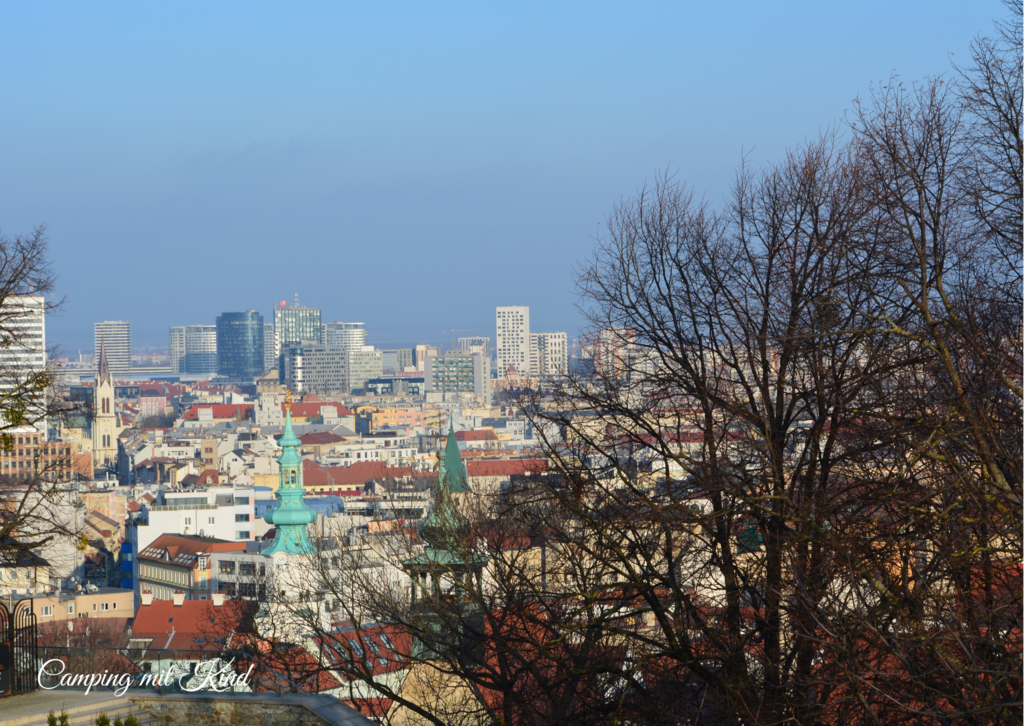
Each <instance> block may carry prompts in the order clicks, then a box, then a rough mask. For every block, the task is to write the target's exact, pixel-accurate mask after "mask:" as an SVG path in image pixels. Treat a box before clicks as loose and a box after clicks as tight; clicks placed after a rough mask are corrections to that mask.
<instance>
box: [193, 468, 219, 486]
mask: <svg viewBox="0 0 1024 726" xmlns="http://www.w3.org/2000/svg"><path fill="white" fill-rule="evenodd" d="M219 481H220V476H219V475H218V474H217V470H216V469H203V472H202V473H201V474H200V475H199V479H198V483H199V484H217V483H218V482H219Z"/></svg>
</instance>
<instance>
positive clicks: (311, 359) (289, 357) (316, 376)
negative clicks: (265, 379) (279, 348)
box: [282, 343, 349, 394]
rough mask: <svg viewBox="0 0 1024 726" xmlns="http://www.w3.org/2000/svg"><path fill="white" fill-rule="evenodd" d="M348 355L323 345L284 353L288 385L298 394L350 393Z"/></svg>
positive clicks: (291, 349)
mask: <svg viewBox="0 0 1024 726" xmlns="http://www.w3.org/2000/svg"><path fill="white" fill-rule="evenodd" d="M348 353H349V351H347V350H345V349H344V348H328V347H327V346H326V345H322V344H320V343H305V344H303V345H295V346H292V347H290V348H288V349H286V350H285V351H284V355H282V359H283V360H284V369H283V371H282V373H283V378H284V381H283V382H284V385H285V386H287V387H288V389H289V390H291V391H293V392H295V393H297V394H302V393H337V392H343V393H348V391H349V383H348V381H349V377H348V373H349V370H348Z"/></svg>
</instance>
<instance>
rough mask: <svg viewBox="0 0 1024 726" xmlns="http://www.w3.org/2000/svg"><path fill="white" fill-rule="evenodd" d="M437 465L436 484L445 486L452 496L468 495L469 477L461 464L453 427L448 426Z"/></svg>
mask: <svg viewBox="0 0 1024 726" xmlns="http://www.w3.org/2000/svg"><path fill="white" fill-rule="evenodd" d="M438 458H439V461H438V464H437V484H438V486H440V485H441V483H442V482H444V483H445V484H447V486H448V491H450V492H452V493H454V494H469V492H470V489H469V477H468V476H467V474H466V465H465V464H463V463H462V455H461V454H460V453H459V443H458V442H457V441H456V440H455V425H454V424H449V425H448V441H447V442H445V445H444V454H442V455H441V456H440V457H438Z"/></svg>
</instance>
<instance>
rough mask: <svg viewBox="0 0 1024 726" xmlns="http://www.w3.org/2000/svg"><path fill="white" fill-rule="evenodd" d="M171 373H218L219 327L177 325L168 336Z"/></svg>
mask: <svg viewBox="0 0 1024 726" xmlns="http://www.w3.org/2000/svg"><path fill="white" fill-rule="evenodd" d="M168 350H169V352H170V359H171V373H184V374H192V375H207V374H213V373H216V372H217V326H216V325H175V326H174V327H172V328H171V329H170V332H169V336H168Z"/></svg>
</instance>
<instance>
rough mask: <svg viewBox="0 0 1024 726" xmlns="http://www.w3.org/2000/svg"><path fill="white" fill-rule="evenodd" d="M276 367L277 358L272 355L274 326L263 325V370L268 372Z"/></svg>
mask: <svg viewBox="0 0 1024 726" xmlns="http://www.w3.org/2000/svg"><path fill="white" fill-rule="evenodd" d="M276 367H277V356H276V355H275V354H274V324H273V323H263V370H264V371H269V370H270V369H271V368H276Z"/></svg>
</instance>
